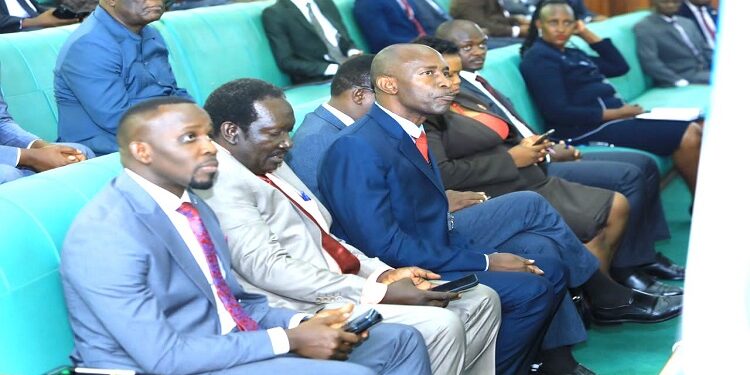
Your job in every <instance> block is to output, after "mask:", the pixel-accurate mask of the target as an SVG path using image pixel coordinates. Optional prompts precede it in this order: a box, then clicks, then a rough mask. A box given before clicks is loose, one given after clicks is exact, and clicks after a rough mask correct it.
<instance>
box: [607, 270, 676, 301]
mask: <svg viewBox="0 0 750 375" xmlns="http://www.w3.org/2000/svg"><path fill="white" fill-rule="evenodd" d="M613 277H614V279H615V281H617V282H619V283H620V284H622V285H625V286H626V287H628V288H630V289H635V290H640V291H641V292H644V293H648V294H652V295H655V296H678V295H681V294H682V293H683V291H682V288H680V287H679V286H675V285H669V284H665V283H663V282H661V281H659V280H656V278H655V277H653V276H651V275H648V274H646V273H644V272H642V271H640V270H635V271H633V272H632V273H631V274H630V275H629V276H624V275H617V276H613Z"/></svg>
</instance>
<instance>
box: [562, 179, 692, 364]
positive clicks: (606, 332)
mask: <svg viewBox="0 0 750 375" xmlns="http://www.w3.org/2000/svg"><path fill="white" fill-rule="evenodd" d="M690 201H691V196H690V192H689V191H688V189H687V187H686V186H685V184H684V183H683V182H682V180H680V179H679V178H677V179H675V180H674V181H672V182H671V183H670V184H669V185H668V186H667V187H666V188H665V189H664V190H663V191H662V204H663V205H664V210H665V212H666V215H667V220H668V221H669V228H670V230H671V233H672V238H671V239H670V240H668V241H663V242H660V243H659V244H657V249H658V250H659V251H661V252H663V253H664V254H665V255H667V256H668V257H669V258H670V259H672V260H674V261H675V262H677V263H678V264H682V265H684V264H685V260H686V257H687V245H688V238H689V234H690V215H689V214H688V207H689V206H690ZM677 284H678V285H681V282H679V283H677ZM679 325H680V319H679V318H677V319H672V320H670V321H667V322H663V323H656V324H621V325H616V326H593V327H592V328H591V329H590V330H589V340H588V342H586V343H585V344H582V345H578V346H577V347H576V348H575V351H574V353H575V356H576V359H578V361H579V362H581V363H583V364H585V365H586V366H587V367H589V368H590V369H592V370H593V371H595V372H596V373H597V374H599V375H653V374H658V373H659V371H660V370H661V368H662V367H663V366H664V364H665V363H666V361H667V358H669V355H670V353H671V349H672V345H673V344H674V343H675V341H676V339H677V335H678V334H679V332H678V331H679Z"/></svg>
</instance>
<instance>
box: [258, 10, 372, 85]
mask: <svg viewBox="0 0 750 375" xmlns="http://www.w3.org/2000/svg"><path fill="white" fill-rule="evenodd" d="M263 28H265V30H266V36H267V37H268V42H269V43H270V44H271V50H272V51H273V57H274V58H275V59H276V64H277V65H278V66H279V68H280V69H281V70H282V71H283V72H284V73H286V74H288V75H289V76H290V77H291V78H292V83H305V82H310V81H320V80H325V79H329V78H331V77H332V76H333V75H334V74H336V70H337V69H338V67H339V64H341V63H343V62H344V61H345V60H346V59H347V58H348V57H350V56H353V55H357V54H360V53H362V51H360V50H358V49H357V48H356V46H355V45H354V42H352V40H351V38H350V37H349V33H348V32H347V31H346V26H344V22H343V21H342V20H341V14H339V11H338V9H337V8H336V4H334V3H333V1H332V0H315V1H312V0H276V3H275V4H273V5H271V6H270V7H268V8H266V9H264V10H263Z"/></svg>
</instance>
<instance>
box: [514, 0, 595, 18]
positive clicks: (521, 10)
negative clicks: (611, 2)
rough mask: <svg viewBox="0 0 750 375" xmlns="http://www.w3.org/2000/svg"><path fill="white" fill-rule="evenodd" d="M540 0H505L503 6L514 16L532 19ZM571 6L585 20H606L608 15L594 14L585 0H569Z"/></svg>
mask: <svg viewBox="0 0 750 375" xmlns="http://www.w3.org/2000/svg"><path fill="white" fill-rule="evenodd" d="M539 2H540V1H539V0H503V1H502V4H503V8H505V10H507V11H508V12H509V13H510V14H512V15H514V16H523V17H524V18H527V19H531V15H532V14H534V11H535V10H536V7H537V5H539ZM568 3H570V6H571V7H572V8H573V10H574V11H575V13H576V16H577V17H578V19H581V20H583V21H584V22H595V21H603V20H606V19H607V17H606V16H602V15H599V14H594V13H593V12H591V11H590V10H589V9H588V8H587V7H586V4H585V3H584V2H583V0H568Z"/></svg>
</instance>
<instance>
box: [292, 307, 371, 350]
mask: <svg viewBox="0 0 750 375" xmlns="http://www.w3.org/2000/svg"><path fill="white" fill-rule="evenodd" d="M353 308H354V305H351V304H349V305H346V306H344V307H342V308H340V309H335V310H323V311H321V312H320V313H318V314H316V315H315V316H313V317H312V318H310V320H308V321H306V322H304V323H302V324H300V325H299V326H298V327H296V328H292V329H288V330H286V335H287V337H288V338H289V350H290V351H291V352H293V353H296V354H299V355H300V356H302V357H306V358H314V359H336V360H340V361H343V360H346V359H347V358H349V353H351V351H352V348H353V347H354V346H355V345H356V344H357V343H359V342H360V341H361V340H363V339H365V338H366V337H367V333H366V332H364V333H363V334H362V335H360V336H358V335H356V334H354V333H351V332H345V331H344V330H342V329H341V327H342V326H343V325H344V324H345V323H346V320H347V319H348V318H349V316H350V315H351V313H352V309H353Z"/></svg>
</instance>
